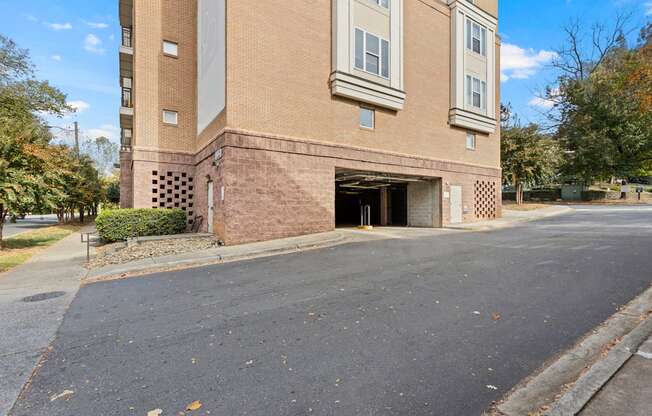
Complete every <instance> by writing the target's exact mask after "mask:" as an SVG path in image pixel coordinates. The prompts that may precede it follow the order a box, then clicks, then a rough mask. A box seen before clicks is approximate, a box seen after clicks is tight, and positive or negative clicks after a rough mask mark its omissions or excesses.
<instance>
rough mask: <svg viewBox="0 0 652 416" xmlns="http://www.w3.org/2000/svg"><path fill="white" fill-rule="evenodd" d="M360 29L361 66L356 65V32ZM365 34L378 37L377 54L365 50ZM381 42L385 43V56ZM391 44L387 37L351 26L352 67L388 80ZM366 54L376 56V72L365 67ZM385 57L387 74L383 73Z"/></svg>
mask: <svg viewBox="0 0 652 416" xmlns="http://www.w3.org/2000/svg"><path fill="white" fill-rule="evenodd" d="M358 31H360V32H362V67H360V66H358V62H357V54H358V50H357V32H358ZM367 36H373V37H375V38H377V39H378V54H376V53H374V52H370V51H369V50H367ZM383 42H385V43H386V44H387V56H385V54H384V53H383ZM391 48H392V45H391V43H390V41H388V40H387V39H385V38H383V37H381V36H378V35H376V34H374V33H371V32H368V31H366V30H364V29H362V28H360V27H354V28H353V67H354V68H355V69H357V70H359V71H364V72H366V73H368V74H371V75H375V76H377V77H381V78H383V79H387V80H389V78H390V75H391V69H390V68H391V64H392V63H391V57H392V52H391ZM367 55H371V56H375V57H377V58H378V73H375V72H373V71H369V70H368V69H367ZM385 59H387V65H386V68H385V69H386V70H387V75H383V67H384V64H383V61H384V60H385Z"/></svg>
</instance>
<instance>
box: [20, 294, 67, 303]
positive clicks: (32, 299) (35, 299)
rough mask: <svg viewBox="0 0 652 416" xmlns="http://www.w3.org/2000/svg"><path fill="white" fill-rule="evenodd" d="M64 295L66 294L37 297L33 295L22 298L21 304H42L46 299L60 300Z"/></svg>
mask: <svg viewBox="0 0 652 416" xmlns="http://www.w3.org/2000/svg"><path fill="white" fill-rule="evenodd" d="M65 294H66V292H47V293H39V294H38V295H33V296H28V297H26V298H23V302H42V301H44V300H48V299H54V298H60V297H61V296H63V295H65Z"/></svg>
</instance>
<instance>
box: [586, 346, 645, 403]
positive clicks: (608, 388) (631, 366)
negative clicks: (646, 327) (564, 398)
mask: <svg viewBox="0 0 652 416" xmlns="http://www.w3.org/2000/svg"><path fill="white" fill-rule="evenodd" d="M579 415H580V416H612V415H628V416H649V415H652V336H651V337H650V338H648V339H647V341H645V342H644V343H643V345H641V347H640V348H639V350H638V352H637V353H636V355H634V356H632V357H631V358H630V359H629V360H628V361H627V363H625V365H624V366H623V367H621V368H620V370H619V371H618V372H617V373H616V375H615V376H614V377H613V378H612V379H611V380H609V382H608V383H607V384H606V385H605V386H603V387H602V389H601V390H600V392H599V393H598V394H596V395H595V396H594V397H593V399H591V401H590V402H589V403H588V404H587V405H586V407H585V408H584V409H583V410H582V411H581V412H580V413H579Z"/></svg>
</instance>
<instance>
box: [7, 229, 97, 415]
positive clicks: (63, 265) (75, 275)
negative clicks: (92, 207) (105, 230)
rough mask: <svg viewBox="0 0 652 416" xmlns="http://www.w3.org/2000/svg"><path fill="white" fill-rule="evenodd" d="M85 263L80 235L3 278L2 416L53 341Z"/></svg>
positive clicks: (83, 246)
mask: <svg viewBox="0 0 652 416" xmlns="http://www.w3.org/2000/svg"><path fill="white" fill-rule="evenodd" d="M85 261H86V246H85V244H82V243H81V242H80V237H79V234H77V233H75V234H72V235H70V236H68V237H66V238H65V239H63V240H61V241H60V242H58V243H56V244H55V245H53V246H52V247H50V248H49V249H47V250H46V251H44V252H42V253H40V254H37V255H36V256H34V257H33V258H31V259H30V260H29V261H27V262H26V263H24V264H22V265H21V266H18V267H16V268H15V269H13V270H11V271H9V272H7V273H4V274H0V316H1V317H2V319H0V415H5V414H6V413H7V412H8V411H9V409H10V408H11V406H12V405H13V403H14V401H15V400H16V398H17V397H18V395H19V394H20V391H21V389H22V387H23V385H24V384H25V383H26V382H27V381H28V380H29V377H30V376H31V374H32V371H33V369H34V367H35V366H36V365H37V363H38V361H39V359H40V357H41V355H42V354H43V353H44V352H45V351H46V350H47V348H48V346H49V345H50V343H51V342H52V340H53V339H54V336H55V334H56V331H57V329H58V328H59V324H60V322H61V320H62V318H63V315H64V313H65V311H66V310H67V309H68V305H69V304H70V302H71V301H72V299H73V298H74V297H75V294H76V293H77V290H78V288H79V285H80V281H81V279H82V278H83V276H84V275H85V274H86V270H85V269H84V267H83V264H84V262H85ZM35 295H38V296H36V297H35V298H31V299H29V298H28V297H34V296H35ZM25 298H28V299H25Z"/></svg>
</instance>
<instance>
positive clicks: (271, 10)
mask: <svg viewBox="0 0 652 416" xmlns="http://www.w3.org/2000/svg"><path fill="white" fill-rule="evenodd" d="M330 4H331V2H330V0H311V1H307V0H300V1H296V2H259V1H253V0H238V1H229V2H228V3H227V20H228V22H229V27H228V31H227V88H226V90H227V107H226V110H225V111H224V112H222V113H221V114H219V115H218V116H217V117H216V118H215V120H214V121H213V122H212V123H211V124H210V125H209V126H208V127H207V128H206V129H205V130H204V131H203V132H200V133H199V134H198V132H197V131H196V111H197V109H196V0H190V1H187V2H181V1H173V0H135V8H136V13H135V23H134V26H135V32H134V33H135V39H136V47H135V53H136V56H135V74H136V75H135V79H134V87H135V102H136V115H135V125H134V146H135V149H134V153H133V179H132V180H131V181H130V182H131V184H132V189H133V190H134V192H133V198H132V199H133V205H134V206H136V207H151V206H153V203H152V196H153V189H152V183H151V180H152V172H153V171H159V172H166V171H169V170H171V171H177V172H186V173H187V174H188V175H192V176H193V177H194V178H195V193H194V205H195V210H194V212H195V213H196V214H197V215H201V216H203V217H204V223H203V229H204V230H205V229H207V226H208V224H207V218H208V216H207V212H206V209H207V205H208V203H207V200H206V197H207V189H206V188H207V185H206V184H207V181H208V180H209V179H210V180H212V181H213V183H214V198H215V201H214V205H215V218H214V229H215V232H216V234H218V235H219V236H220V237H222V238H223V239H224V240H225V241H226V242H227V243H229V244H236V243H244V242H250V241H257V240H266V239H270V238H279V237H286V236H292V235H300V234H305V233H311V232H320V231H327V230H330V229H333V227H334V206H335V205H334V191H335V185H334V175H335V168H347V169H358V170H370V171H378V172H389V173H399V174H408V175H419V176H428V177H432V178H441V188H442V191H443V192H449V191H450V186H451V185H461V186H462V187H463V205H464V207H465V208H466V209H465V213H464V221H465V222H469V221H476V220H478V218H476V216H475V213H474V212H475V210H474V204H475V193H474V185H475V183H476V181H478V180H483V181H494V182H495V183H496V185H497V189H498V194H497V197H496V198H497V200H496V204H497V209H498V215H500V208H501V201H500V199H501V198H500V170H499V157H500V147H499V146H500V144H499V134H494V135H490V136H483V135H479V136H478V140H477V150H476V151H468V150H466V148H465V144H466V140H465V139H466V131H464V130H460V129H454V128H450V127H449V126H448V124H447V120H448V110H449V102H450V99H449V94H450V73H449V72H450V70H449V68H450V52H449V44H450V17H449V9H448V7H447V6H446V5H445V2H441V1H437V0H423V1H419V2H414V1H406V2H405V50H404V53H405V68H406V72H405V90H406V92H407V100H406V105H405V109H404V110H403V111H400V112H392V111H388V110H383V109H378V110H377V113H376V130H375V131H373V132H370V131H367V130H362V129H360V128H359V126H358V116H359V113H358V111H359V110H358V103H356V102H354V101H351V100H347V99H342V98H337V97H333V96H332V95H331V92H330V88H329V83H328V77H329V75H330V73H331V61H330V56H331V55H330V48H331V27H330V25H331V22H330V19H329V18H328V16H330ZM496 4H497V3H496V2H495V1H490V0H487V1H480V6H481V7H484V8H486V10H487V11H489V12H490V13H492V10H493V9H492V7H494V6H495V5H496ZM492 5H493V6H492ZM492 14H493V13H492ZM282 21H287V22H292V23H293V24H291V25H289V24H288V25H279V24H278V22H282ZM238 22H246V24H238ZM139 26H140V28H141V29H139ZM163 39H168V40H172V41H176V42H178V43H179V51H180V57H179V58H178V59H174V58H170V57H166V56H163V54H162V41H163ZM497 68H499V63H498V64H497ZM497 86H498V87H499V86H500V84H499V81H498V80H497ZM497 102H499V99H498V97H497ZM163 109H170V110H176V111H179V122H180V125H179V126H178V127H170V126H164V125H163V124H162V122H161V112H162V110H163ZM217 148H223V150H224V157H223V159H222V160H221V161H220V162H219V163H217V165H215V164H214V163H213V158H212V155H213V153H214V151H215V150H216V149H217ZM222 187H224V189H225V200H224V201H221V199H220V194H221V192H220V190H221V188H222ZM127 192H129V191H127ZM441 209H442V220H443V223H444V225H446V224H448V223H449V219H450V205H449V201H448V200H447V199H445V198H444V199H443V201H442V207H441Z"/></svg>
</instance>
